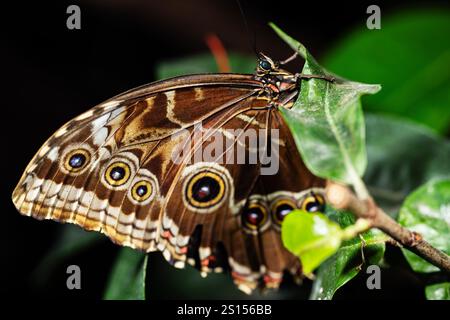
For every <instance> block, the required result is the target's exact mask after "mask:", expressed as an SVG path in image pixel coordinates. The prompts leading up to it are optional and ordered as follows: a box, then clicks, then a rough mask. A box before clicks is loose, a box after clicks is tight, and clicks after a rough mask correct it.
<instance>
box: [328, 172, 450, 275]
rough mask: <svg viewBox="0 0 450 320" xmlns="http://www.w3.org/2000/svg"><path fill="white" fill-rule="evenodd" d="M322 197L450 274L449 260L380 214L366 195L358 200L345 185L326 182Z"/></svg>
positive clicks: (387, 216)
mask: <svg viewBox="0 0 450 320" xmlns="http://www.w3.org/2000/svg"><path fill="white" fill-rule="evenodd" d="M326 196H327V199H328V201H329V203H330V204H331V205H332V206H333V207H335V208H336V209H345V210H348V211H350V212H351V213H353V214H354V215H355V216H356V217H357V218H359V219H360V218H363V219H365V220H367V221H369V222H370V225H371V227H374V228H378V229H380V230H382V231H383V232H384V233H386V234H387V235H389V236H391V237H392V238H393V239H394V240H396V241H398V242H399V243H400V244H402V245H403V246H404V247H405V248H407V249H408V250H410V251H412V252H414V253H415V254H417V255H418V256H420V257H421V258H423V259H425V260H426V261H428V262H429V263H431V264H433V265H435V266H436V267H438V268H440V269H441V270H442V271H445V272H449V273H450V257H449V256H448V255H446V254H445V253H444V252H442V251H440V250H438V249H436V248H435V247H433V246H432V245H431V244H429V243H428V242H426V241H425V240H424V239H423V238H422V236H421V235H420V234H418V233H416V232H413V231H410V230H408V229H406V228H404V227H402V226H401V225H400V224H399V223H398V222H397V221H395V220H394V219H392V218H391V217H390V216H389V215H388V214H386V212H384V211H383V210H382V209H381V208H380V207H378V205H377V204H376V203H375V201H374V200H373V199H372V198H371V197H370V196H369V197H368V198H366V199H359V198H357V197H356V196H355V194H354V193H353V192H352V191H351V190H350V189H349V188H348V187H346V186H344V185H341V184H338V183H335V182H332V181H328V183H327V187H326Z"/></svg>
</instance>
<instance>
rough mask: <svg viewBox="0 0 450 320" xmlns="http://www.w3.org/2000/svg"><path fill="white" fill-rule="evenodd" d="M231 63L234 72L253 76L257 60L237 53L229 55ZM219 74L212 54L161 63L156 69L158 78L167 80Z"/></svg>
mask: <svg viewBox="0 0 450 320" xmlns="http://www.w3.org/2000/svg"><path fill="white" fill-rule="evenodd" d="M228 58H229V63H230V68H231V71H232V72H239V73H250V74H253V73H254V71H255V67H256V59H255V58H253V57H248V56H244V55H240V54H236V53H230V54H229V57H228ZM216 72H219V70H218V68H217V64H216V61H215V60H214V57H213V56H212V54H210V53H209V54H201V55H197V56H192V57H187V58H184V59H177V60H175V61H167V62H161V63H159V64H158V66H157V68H156V77H157V78H158V79H166V78H171V77H176V76H182V75H187V74H198V73H216Z"/></svg>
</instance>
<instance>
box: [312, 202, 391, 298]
mask: <svg viewBox="0 0 450 320" xmlns="http://www.w3.org/2000/svg"><path fill="white" fill-rule="evenodd" d="M327 216H328V217H329V218H330V219H332V220H334V221H336V222H338V223H339V225H340V226H341V227H342V228H345V227H348V226H351V225H352V224H353V223H354V222H355V218H354V216H353V215H352V214H350V213H348V212H338V211H335V210H334V209H333V208H330V207H327ZM361 237H362V238H363V239H364V241H362V239H361V238H360V237H355V238H353V239H351V240H347V241H344V242H343V243H342V245H341V247H340V248H339V250H338V251H337V252H336V253H335V254H334V255H333V256H332V257H330V258H329V259H327V260H326V261H325V262H324V263H322V264H321V265H320V267H319V268H318V270H317V272H316V279H315V280H314V283H313V287H312V290H311V294H310V297H309V298H310V299H313V300H331V299H332V298H333V295H334V294H335V293H336V291H337V290H338V289H339V288H341V287H342V286H343V285H345V284H346V283H347V282H348V281H350V280H351V279H353V278H354V277H355V276H356V275H357V274H358V273H359V272H360V271H361V269H362V267H363V259H362V252H361V247H363V253H364V258H365V262H366V264H378V263H379V262H380V261H381V259H382V258H383V256H384V251H385V242H386V241H387V239H388V237H387V236H386V235H385V234H384V233H382V232H381V231H378V230H375V229H374V230H369V231H367V232H365V233H363V234H361Z"/></svg>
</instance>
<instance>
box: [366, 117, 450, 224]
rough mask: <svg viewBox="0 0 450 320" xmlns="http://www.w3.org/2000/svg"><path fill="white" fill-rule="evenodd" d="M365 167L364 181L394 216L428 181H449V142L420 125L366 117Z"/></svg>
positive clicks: (399, 120) (404, 120)
mask: <svg viewBox="0 0 450 320" xmlns="http://www.w3.org/2000/svg"><path fill="white" fill-rule="evenodd" d="M365 119H366V131H367V139H366V144H367V155H368V166H367V170H366V173H365V175H364V181H365V183H366V185H367V186H368V189H369V191H370V194H371V195H372V196H373V197H374V198H375V200H376V202H377V204H378V205H380V206H381V207H382V208H383V209H384V210H385V211H386V212H388V213H389V214H391V215H392V216H394V217H396V216H397V214H398V210H399V209H400V207H401V205H402V203H403V201H404V200H405V198H406V196H407V195H408V194H409V193H411V192H412V191H413V190H415V189H416V188H418V187H419V186H421V185H422V184H424V183H426V182H427V181H429V180H431V179H443V178H450V161H448V159H450V142H449V141H446V140H445V139H444V138H442V137H439V136H438V135H436V134H435V133H434V132H433V131H431V130H430V129H429V128H427V127H426V126H424V125H419V124H417V123H414V122H412V121H409V120H407V119H402V118H400V117H392V116H383V115H374V114H370V113H369V114H367V113H366V115H365Z"/></svg>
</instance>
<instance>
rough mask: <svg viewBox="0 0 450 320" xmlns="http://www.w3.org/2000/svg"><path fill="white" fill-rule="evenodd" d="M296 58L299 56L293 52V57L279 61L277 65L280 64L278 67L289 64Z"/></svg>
mask: <svg viewBox="0 0 450 320" xmlns="http://www.w3.org/2000/svg"><path fill="white" fill-rule="evenodd" d="M298 56H299V55H298V52H297V51H295V52H294V54H293V55H291V56H290V57H288V58H287V59H285V60H282V61H280V62H279V63H280V65H285V64H287V63H289V62H291V61H293V60H295V59H296V58H297V57H298Z"/></svg>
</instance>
